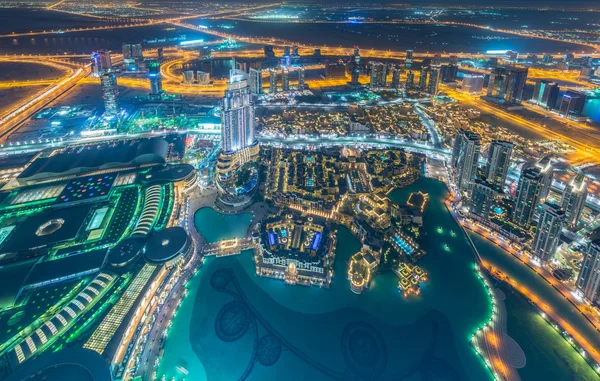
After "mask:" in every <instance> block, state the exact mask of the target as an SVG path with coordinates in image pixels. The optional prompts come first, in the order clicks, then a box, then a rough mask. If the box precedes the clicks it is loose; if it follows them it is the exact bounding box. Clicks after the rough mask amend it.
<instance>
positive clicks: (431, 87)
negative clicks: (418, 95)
mask: <svg viewBox="0 0 600 381" xmlns="http://www.w3.org/2000/svg"><path fill="white" fill-rule="evenodd" d="M441 79H442V67H441V66H432V67H431V69H430V71H429V83H428V84H427V92H428V93H429V94H431V95H436V94H437V92H438V88H439V86H440V81H441Z"/></svg>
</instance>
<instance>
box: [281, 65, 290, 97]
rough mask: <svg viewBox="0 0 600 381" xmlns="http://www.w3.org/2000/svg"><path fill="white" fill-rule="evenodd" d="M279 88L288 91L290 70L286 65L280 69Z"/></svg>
mask: <svg viewBox="0 0 600 381" xmlns="http://www.w3.org/2000/svg"><path fill="white" fill-rule="evenodd" d="M281 89H282V90H283V91H290V70H289V69H288V68H287V67H284V68H282V69H281Z"/></svg>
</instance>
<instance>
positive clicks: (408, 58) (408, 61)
mask: <svg viewBox="0 0 600 381" xmlns="http://www.w3.org/2000/svg"><path fill="white" fill-rule="evenodd" d="M413 56H414V54H413V51H412V50H407V51H406V67H411V65H412V63H413Z"/></svg>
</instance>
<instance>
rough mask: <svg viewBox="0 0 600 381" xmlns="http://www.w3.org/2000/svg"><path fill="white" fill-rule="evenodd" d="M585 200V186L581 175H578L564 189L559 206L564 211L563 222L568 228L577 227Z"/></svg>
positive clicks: (583, 177)
mask: <svg viewBox="0 0 600 381" xmlns="http://www.w3.org/2000/svg"><path fill="white" fill-rule="evenodd" d="M586 198H587V184H586V182H585V176H584V175H583V173H578V174H577V175H576V176H575V177H574V178H573V179H572V180H571V181H570V182H569V183H568V184H567V186H566V187H565V190H564V191H563V194H562V198H561V200H560V206H561V207H562V208H563V210H564V211H565V222H566V223H567V224H568V225H569V226H577V222H578V221H579V218H581V213H582V212H583V207H584V206H585V199H586Z"/></svg>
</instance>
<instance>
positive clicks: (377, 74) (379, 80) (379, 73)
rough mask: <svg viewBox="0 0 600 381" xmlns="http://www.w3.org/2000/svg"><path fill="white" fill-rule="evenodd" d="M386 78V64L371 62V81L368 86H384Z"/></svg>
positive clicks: (374, 87) (373, 87)
mask: <svg viewBox="0 0 600 381" xmlns="http://www.w3.org/2000/svg"><path fill="white" fill-rule="evenodd" d="M386 80H387V65H386V64H384V63H382V62H374V61H372V62H371V81H370V82H369V87H371V88H372V89H377V88H381V87H385V85H386Z"/></svg>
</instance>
